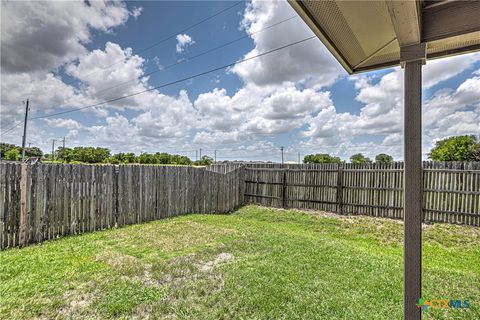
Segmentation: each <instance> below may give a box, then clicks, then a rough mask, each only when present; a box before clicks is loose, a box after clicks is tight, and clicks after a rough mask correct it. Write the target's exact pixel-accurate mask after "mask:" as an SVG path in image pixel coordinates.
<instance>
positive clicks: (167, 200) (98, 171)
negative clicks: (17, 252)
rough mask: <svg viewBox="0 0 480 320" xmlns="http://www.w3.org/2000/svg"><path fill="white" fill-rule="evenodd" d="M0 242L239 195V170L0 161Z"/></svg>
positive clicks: (214, 205) (36, 238)
mask: <svg viewBox="0 0 480 320" xmlns="http://www.w3.org/2000/svg"><path fill="white" fill-rule="evenodd" d="M0 173H1V174H0V248H6V247H15V246H21V245H24V244H28V243H34V242H41V241H44V240H48V239H54V238H57V237H59V236H65V235H70V234H80V233H85V232H91V231H96V230H103V229H107V228H112V227H115V226H119V227H120V226H124V225H129V224H134V223H142V222H147V221H152V220H156V219H161V218H166V217H171V216H176V215H179V214H185V213H225V212H229V211H232V210H233V209H234V208H236V207H238V206H239V205H241V204H243V202H244V200H243V199H244V195H243V194H244V192H245V191H244V188H243V186H242V184H243V181H244V176H243V169H242V168H239V169H237V170H234V171H231V172H228V173H225V174H219V173H215V172H210V171H206V170H205V169H200V168H193V167H180V166H141V165H125V166H112V165H68V164H67V165H63V164H62V165H50V164H35V165H21V164H18V163H1V164H0Z"/></svg>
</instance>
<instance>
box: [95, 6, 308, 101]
mask: <svg viewBox="0 0 480 320" xmlns="http://www.w3.org/2000/svg"><path fill="white" fill-rule="evenodd" d="M294 18H298V15H295V16H291V17H289V18H286V19H283V20H280V21H278V22H276V23H274V24H271V25H269V26H266V27H264V28H261V29H259V30H257V31H254V32H250V33H249V34H247V35H244V36H241V37H239V38H236V39H234V40H231V41H228V42H225V43H223V44H221V45H219V46H217V47H214V48H211V49H208V50H206V51H203V52H201V53H199V54H196V55H194V56H191V57H187V59H185V60H180V61H177V62H175V63H172V64H169V65H167V66H164V67H163V68H162V69H157V70H153V71H150V72H147V73H144V74H142V75H141V76H140V77H136V78H132V79H130V80H126V81H124V82H121V83H118V84H116V85H114V86H111V87H107V88H105V89H102V90H99V91H97V92H96V94H99V93H101V92H105V91H108V90H111V89H114V88H117V87H120V86H123V85H125V84H127V83H130V82H132V81H135V80H138V79H140V78H143V77H148V76H150V75H152V74H155V73H158V72H162V71H165V70H168V69H170V68H172V67H175V66H177V65H180V64H182V63H187V62H190V61H192V60H195V59H197V58H199V57H201V56H204V55H206V54H208V53H211V52H214V51H216V50H219V49H222V48H225V47H227V46H229V45H231V44H234V43H235V42H238V41H240V40H243V39H247V38H250V37H251V36H252V35H254V34H257V33H260V32H262V31H265V30H268V29H271V28H273V27H276V26H278V25H280V24H282V23H285V22H288V21H290V20H292V19H294Z"/></svg>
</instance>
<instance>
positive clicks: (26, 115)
mask: <svg viewBox="0 0 480 320" xmlns="http://www.w3.org/2000/svg"><path fill="white" fill-rule="evenodd" d="M27 120H28V99H27V102H26V103H25V121H24V122H23V137H22V162H23V161H25V142H26V141H27Z"/></svg>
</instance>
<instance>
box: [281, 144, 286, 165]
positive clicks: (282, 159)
mask: <svg viewBox="0 0 480 320" xmlns="http://www.w3.org/2000/svg"><path fill="white" fill-rule="evenodd" d="M283 149H285V148H284V147H280V151H281V152H282V164H283Z"/></svg>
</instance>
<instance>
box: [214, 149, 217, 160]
mask: <svg viewBox="0 0 480 320" xmlns="http://www.w3.org/2000/svg"><path fill="white" fill-rule="evenodd" d="M214 154H215V162H214V163H217V150H215V151H214Z"/></svg>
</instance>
